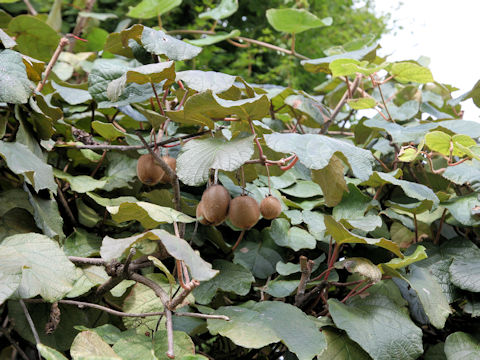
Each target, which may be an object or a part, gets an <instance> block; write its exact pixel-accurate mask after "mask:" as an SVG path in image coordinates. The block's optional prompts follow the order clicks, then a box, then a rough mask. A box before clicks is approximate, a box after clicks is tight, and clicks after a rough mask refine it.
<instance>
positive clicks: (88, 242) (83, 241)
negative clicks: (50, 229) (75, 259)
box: [63, 228, 102, 257]
mask: <svg viewBox="0 0 480 360" xmlns="http://www.w3.org/2000/svg"><path fill="white" fill-rule="evenodd" d="M101 245H102V239H101V238H100V237H99V236H98V235H96V234H93V233H89V232H87V231H86V230H84V229H82V228H76V229H75V230H74V231H73V233H71V234H70V235H69V236H68V238H67V239H66V240H65V244H64V245H63V251H64V252H65V255H67V256H80V257H91V256H94V255H99V254H100V246H101Z"/></svg>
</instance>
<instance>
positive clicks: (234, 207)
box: [228, 196, 260, 230]
mask: <svg viewBox="0 0 480 360" xmlns="http://www.w3.org/2000/svg"><path fill="white" fill-rule="evenodd" d="M228 217H229V218H230V221H231V222H232V224H233V225H235V226H236V227H238V228H240V229H242V230H247V229H250V228H251V227H253V226H254V225H255V224H256V223H257V222H258V219H259V218H260V207H259V206H258V203H257V200H255V199H254V198H252V197H250V196H237V197H236V198H234V199H233V200H232V201H230V209H229V210H228Z"/></svg>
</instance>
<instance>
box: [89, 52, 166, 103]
mask: <svg viewBox="0 0 480 360" xmlns="http://www.w3.org/2000/svg"><path fill="white" fill-rule="evenodd" d="M128 70H133V67H132V66H130V65H129V64H128V63H127V62H126V61H124V60H120V59H97V60H95V61H94V62H93V67H92V69H91V71H90V73H89V75H88V91H89V92H90V95H91V96H92V98H93V99H94V100H95V101H96V102H97V103H98V107H100V108H106V107H111V106H115V105H116V106H122V105H128V104H131V103H136V102H142V101H145V100H147V99H150V98H151V97H153V96H154V93H153V89H152V86H151V85H150V84H143V85H140V84H135V83H128V84H127V85H126V86H125V89H124V90H123V92H122V94H121V95H120V96H119V98H118V100H117V101H116V102H115V103H112V102H110V100H109V98H108V96H107V88H108V85H109V84H110V82H111V81H113V80H115V79H118V78H120V77H121V76H123V75H124V74H125V72H127V71H128ZM156 89H157V92H158V93H161V92H162V86H161V85H159V84H157V85H156Z"/></svg>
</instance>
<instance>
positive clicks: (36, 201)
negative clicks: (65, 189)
mask: <svg viewBox="0 0 480 360" xmlns="http://www.w3.org/2000/svg"><path fill="white" fill-rule="evenodd" d="M25 189H26V191H27V193H28V200H29V201H30V204H32V207H33V217H34V218H35V223H36V224H37V226H38V228H39V229H42V231H43V233H44V234H45V235H47V236H48V237H51V238H54V239H56V240H60V241H63V239H64V238H65V235H64V233H63V219H62V217H61V216H60V212H59V211H58V203H57V202H56V201H55V199H54V198H53V196H52V194H50V199H45V198H42V197H40V196H37V195H36V194H32V193H31V192H30V190H29V189H28V188H26V187H25Z"/></svg>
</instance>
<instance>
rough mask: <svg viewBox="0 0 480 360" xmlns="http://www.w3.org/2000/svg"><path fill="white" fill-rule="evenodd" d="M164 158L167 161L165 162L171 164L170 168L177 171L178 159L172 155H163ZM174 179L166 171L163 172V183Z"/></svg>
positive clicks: (161, 180)
mask: <svg viewBox="0 0 480 360" xmlns="http://www.w3.org/2000/svg"><path fill="white" fill-rule="evenodd" d="M162 160H163V161H165V163H166V164H167V165H168V166H170V169H172V170H173V172H175V170H176V169H177V160H176V159H175V158H173V157H171V156H162ZM171 181H172V179H171V178H170V176H168V174H167V173H166V172H164V173H163V176H162V178H161V179H160V182H161V183H169V182H171Z"/></svg>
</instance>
